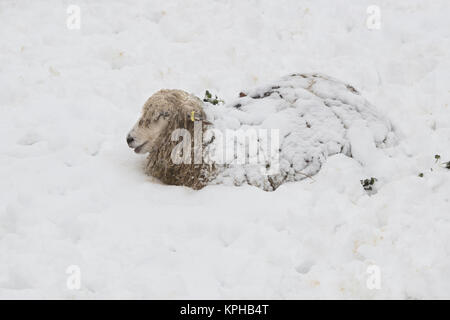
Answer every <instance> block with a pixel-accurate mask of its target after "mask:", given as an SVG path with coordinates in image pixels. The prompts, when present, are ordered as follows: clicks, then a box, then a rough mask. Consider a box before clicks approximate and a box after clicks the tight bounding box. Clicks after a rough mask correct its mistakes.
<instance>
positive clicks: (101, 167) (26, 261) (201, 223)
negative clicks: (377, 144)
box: [0, 0, 450, 299]
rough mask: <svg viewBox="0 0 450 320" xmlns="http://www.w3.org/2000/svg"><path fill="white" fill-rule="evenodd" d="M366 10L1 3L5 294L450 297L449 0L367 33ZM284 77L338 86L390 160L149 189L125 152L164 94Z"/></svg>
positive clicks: (0, 261) (282, 4) (380, 156)
mask: <svg viewBox="0 0 450 320" xmlns="http://www.w3.org/2000/svg"><path fill="white" fill-rule="evenodd" d="M69 4H76V5H79V6H80V8H81V29H80V30H69V29H68V28H67V27H66V19H67V17H68V14H67V12H66V10H67V6H68V5H69ZM371 4H373V3H372V1H356V0H354V1H348V0H345V1H344V0H341V1H335V0H330V1H324V0H323V1H312V0H311V1H299V0H293V1H288V0H281V1H265V0H264V1H256V0H254V1H240V0H236V1H225V0H223V1H199V0H197V1H181V0H180V1H167V0H160V1H114V2H113V1H106V0H104V1H70V2H68V1H56V0H55V1H39V2H38V1H32V2H29V1H6V0H4V1H1V2H0V88H1V89H0V116H1V117H0V134H1V137H2V139H1V141H2V142H1V147H0V298H65V299H73V298H120V297H122V298H401V299H406V298H411V299H422V298H450V280H449V279H450V277H449V274H450V256H449V255H450V202H449V198H450V170H447V169H444V168H441V167H440V166H439V165H438V164H436V163H435V159H434V155H435V154H440V155H441V158H442V160H445V161H449V160H450V151H449V150H450V107H449V103H450V92H449V80H450V79H449V74H450V25H449V16H450V3H449V1H448V0H435V1H426V0H397V1H387V0H384V1H381V0H380V1H377V3H376V4H377V5H378V6H379V7H380V9H381V29H379V30H369V29H368V28H367V26H366V19H367V17H368V14H367V13H366V10H367V7H368V6H369V5H371ZM293 72H322V73H325V74H328V75H331V76H334V77H336V78H339V79H342V80H344V81H346V82H348V83H350V84H352V85H353V86H354V87H355V88H357V89H358V90H359V91H361V93H362V95H363V96H364V97H365V98H367V99H368V100H369V101H370V102H371V103H372V104H374V105H375V106H377V108H378V109H379V110H381V111H382V112H383V113H384V114H385V115H386V117H387V118H389V119H390V120H391V122H392V124H393V126H394V128H395V130H396V133H397V134H398V137H399V142H398V145H397V146H395V147H393V148H389V149H386V150H378V149H375V148H371V146H367V145H365V144H363V143H361V145H360V146H359V148H358V149H359V150H360V154H359V155H358V158H359V159H361V161H356V160H354V159H351V158H348V157H345V156H343V155H336V156H332V157H330V158H329V159H328V160H327V162H326V163H325V164H324V166H323V168H322V170H321V171H320V172H319V174H318V175H316V176H315V177H314V181H311V180H310V179H305V180H303V181H301V182H296V183H290V184H285V185H282V186H281V187H280V188H279V189H277V190H276V191H275V192H264V191H262V190H260V189H258V188H255V187H250V186H242V187H227V186H209V187H206V188H204V189H203V190H200V191H193V190H190V189H187V188H183V187H174V186H165V185H161V184H159V183H157V182H156V181H154V179H152V178H150V177H147V176H145V175H144V173H143V166H144V163H145V158H144V157H143V156H138V155H136V154H134V153H133V152H132V151H131V150H130V149H128V147H127V145H126V142H125V136H126V133H127V132H128V130H129V129H130V128H131V126H132V125H133V123H134V122H135V120H136V119H137V118H138V116H139V111H140V108H141V106H142V104H143V103H144V102H145V100H146V99H147V98H148V97H149V96H150V95H151V94H152V93H153V92H155V91H156V90H158V89H160V88H179V89H184V90H186V91H190V92H193V93H195V94H197V95H198V96H203V93H204V90H205V89H209V90H210V91H212V92H213V93H215V94H218V95H219V97H221V98H223V99H224V100H226V101H230V100H232V99H234V98H235V97H236V95H237V94H238V93H239V91H241V90H243V89H248V88H251V87H254V86H257V85H260V84H263V83H266V82H267V81H270V80H272V79H277V78H279V77H280V76H282V75H284V74H289V73H293ZM355 139H356V137H355ZM356 140H357V141H359V139H356ZM360 141H364V139H361V140H360ZM430 168H433V171H431V170H430ZM421 172H422V173H424V176H423V178H421V177H419V176H418V174H419V173H421ZM368 177H376V178H377V179H378V181H377V183H376V189H377V191H378V192H377V193H376V194H374V195H372V196H369V195H368V194H367V193H366V192H365V191H364V189H363V188H362V186H361V184H360V179H364V178H368ZM71 265H76V266H79V268H80V270H81V288H80V290H69V289H68V287H67V286H66V282H67V279H68V277H69V275H68V274H66V269H67V268H68V267H69V266H71ZM371 265H376V266H378V267H379V270H380V272H381V289H380V290H377V289H373V290H370V289H369V288H368V286H367V285H366V282H367V279H368V278H369V276H370V275H369V274H368V273H367V268H368V267H369V266H371Z"/></svg>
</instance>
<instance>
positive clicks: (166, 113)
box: [156, 111, 169, 120]
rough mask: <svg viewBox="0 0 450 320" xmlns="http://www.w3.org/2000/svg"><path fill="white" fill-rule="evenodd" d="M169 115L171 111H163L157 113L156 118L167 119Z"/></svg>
mask: <svg viewBox="0 0 450 320" xmlns="http://www.w3.org/2000/svg"><path fill="white" fill-rule="evenodd" d="M167 117H169V112H167V111H163V112H160V113H159V114H157V115H156V120H158V119H161V118H163V119H166V118H167Z"/></svg>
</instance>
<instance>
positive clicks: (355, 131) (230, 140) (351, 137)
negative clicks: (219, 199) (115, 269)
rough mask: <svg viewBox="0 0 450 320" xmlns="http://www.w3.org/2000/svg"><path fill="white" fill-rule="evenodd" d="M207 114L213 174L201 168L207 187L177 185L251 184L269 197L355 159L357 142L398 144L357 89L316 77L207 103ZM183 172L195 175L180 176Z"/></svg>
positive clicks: (296, 77) (296, 78) (297, 78)
mask: <svg viewBox="0 0 450 320" xmlns="http://www.w3.org/2000/svg"><path fill="white" fill-rule="evenodd" d="M199 103H200V101H199ZM203 110H204V112H205V114H206V117H207V120H208V122H210V123H211V124H212V125H211V126H208V129H209V130H208V131H209V132H207V133H205V135H204V139H203V140H204V145H205V148H204V151H203V152H204V155H203V159H204V160H205V159H206V161H207V162H208V163H209V164H214V168H213V169H211V167H205V166H202V170H203V171H202V173H201V174H199V175H198V177H199V178H198V179H203V180H204V183H199V182H198V181H193V180H195V179H179V180H176V181H182V183H181V184H184V185H188V186H191V185H192V186H194V185H195V187H196V188H198V186H200V187H202V186H204V185H207V184H228V185H242V184H245V183H247V184H250V185H254V186H257V187H259V188H262V189H263V190H266V191H272V190H275V189H276V188H277V187H279V186H280V185H281V184H283V183H284V182H291V181H299V180H302V179H305V178H307V177H311V176H313V175H314V174H316V173H317V172H318V171H319V170H320V168H321V166H322V164H323V162H324V161H326V159H327V157H329V156H331V155H334V154H338V153H343V154H345V155H347V156H349V157H352V142H353V141H355V139H356V140H357V141H358V142H359V143H360V141H359V140H360V139H361V137H366V140H365V141H363V142H362V143H363V144H364V143H366V144H373V145H375V146H376V147H383V146H387V145H391V144H392V143H393V142H394V141H395V138H394V133H393V131H392V127H391V124H390V123H389V121H387V120H386V119H384V118H383V117H382V116H381V115H380V114H378V113H377V111H376V110H375V109H374V107H373V106H372V105H371V104H370V103H369V102H368V101H367V100H365V99H364V98H363V97H362V96H361V95H360V93H359V92H358V91H357V90H356V89H355V88H354V87H353V86H351V85H349V84H346V83H344V82H341V81H339V80H336V79H333V78H331V77H328V76H325V75H322V74H317V73H313V74H301V73H295V74H290V75H287V76H285V77H283V78H281V79H279V80H278V81H274V82H272V83H269V84H268V85H265V86H261V87H258V88H255V89H252V90H249V91H245V92H241V93H240V94H239V98H238V99H236V100H235V101H232V102H231V103H228V104H226V105H220V104H219V105H213V104H210V103H204V105H203ZM230 133H231V134H230ZM252 137H253V138H254V140H253V141H257V143H256V144H253V145H251V142H250V141H251V140H250V139H251V138H252ZM367 137H369V138H368V139H367ZM193 165H194V164H193ZM199 168H200V167H199ZM205 168H207V169H206V170H205ZM183 172H186V174H189V175H190V176H191V175H192V171H190V170H188V171H184V170H179V171H177V173H176V174H183ZM174 174H175V173H174ZM169 181H170V179H169Z"/></svg>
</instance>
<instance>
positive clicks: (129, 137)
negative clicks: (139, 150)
mask: <svg viewBox="0 0 450 320" xmlns="http://www.w3.org/2000/svg"><path fill="white" fill-rule="evenodd" d="M133 141H134V138H133V137H132V136H130V135H128V136H127V143H128V146H130V147H131V144H132V143H133Z"/></svg>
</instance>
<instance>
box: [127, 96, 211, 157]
mask: <svg viewBox="0 0 450 320" xmlns="http://www.w3.org/2000/svg"><path fill="white" fill-rule="evenodd" d="M201 104H202V103H201V101H200V100H199V99H198V98H196V97H194V96H191V95H190V94H188V93H187V92H184V91H181V90H160V91H158V92H156V93H155V94H154V95H152V96H151V97H150V98H149V99H148V100H147V101H146V102H145V104H144V106H143V108H142V115H141V117H140V119H139V120H138V122H137V123H136V124H135V125H134V127H133V128H132V129H131V131H130V133H129V134H128V136H127V143H128V146H129V147H130V148H133V149H134V151H135V152H136V153H148V152H152V151H153V150H155V148H158V147H160V146H161V144H164V143H168V142H169V141H168V140H170V135H171V133H172V131H173V130H175V129H177V128H186V122H188V121H189V119H190V114H191V112H192V111H194V112H195V113H196V114H199V116H200V117H201V118H202V117H203V116H204V113H203V109H202V107H201Z"/></svg>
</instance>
